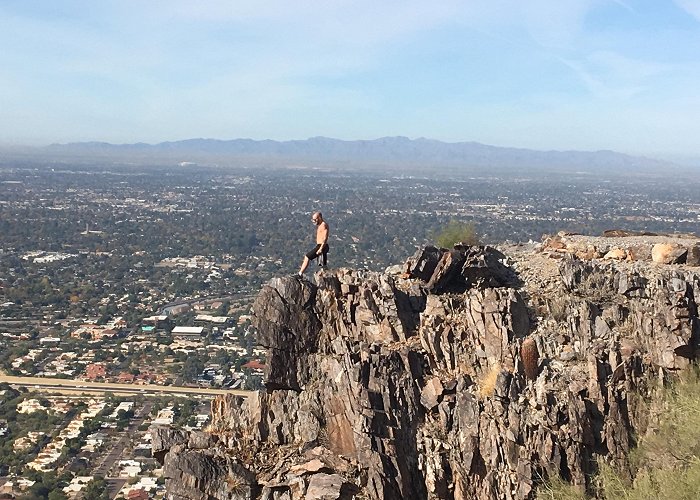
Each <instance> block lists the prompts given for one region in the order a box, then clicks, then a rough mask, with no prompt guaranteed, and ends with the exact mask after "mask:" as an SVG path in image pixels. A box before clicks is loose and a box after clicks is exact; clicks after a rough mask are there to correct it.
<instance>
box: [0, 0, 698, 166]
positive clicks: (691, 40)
mask: <svg viewBox="0 0 700 500" xmlns="http://www.w3.org/2000/svg"><path fill="white" fill-rule="evenodd" d="M650 40H653V43H649V42H650ZM0 41H1V42H2V44H3V46H4V47H5V48H6V50H4V51H3V52H2V53H1V54H0V62H1V63H2V65H3V74H2V76H0V90H1V92H0V107H2V109H3V113H2V116H0V126H1V128H0V130H2V133H0V145H4V146H5V147H8V146H34V147H36V146H44V145H49V144H52V143H69V142H87V141H99V142H108V143H112V144H131V143H136V142H146V143H148V144H156V143H160V142H166V141H178V140H184V139H191V138H199V137H206V138H215V139H218V140H230V139H235V138H252V139H255V140H265V139H272V140H278V141H288V140H304V139H306V138H309V137H316V136H327V137H334V138H339V139H341V140H348V141H352V140H372V139H374V138H380V137H391V136H406V137H410V138H419V137H426V138H429V139H435V140H439V141H443V142H449V143H454V142H478V143H482V144H488V145H494V146H499V147H514V148H525V149H533V150H539V151H549V150H556V151H568V150H575V151H598V150H613V151H616V152H621V153H626V154H631V155H643V156H648V157H654V158H668V159H671V158H675V159H680V158H686V159H688V158H691V159H693V160H697V159H698V158H700V146H698V145H697V142H696V140H695V138H696V137H697V136H698V135H699V134H700V123H698V121H697V119H696V117H697V116H700V94H698V92H697V90H696V87H697V85H696V82H697V81H700V63H698V62H697V53H699V52H700V4H698V3H697V2H693V1H691V0H675V1H669V2H644V1H641V0H640V1H635V0H576V1H573V0H570V1H569V0H564V1H561V0H559V1H554V0H538V1H535V2H528V3H527V5H525V4H522V3H521V2H517V1H515V0H503V1H497V2H493V1H486V0H476V1H471V2H464V1H457V0H454V1H450V0H448V1H446V2H441V3H440V4H437V5H435V4H428V3H426V2H416V1H413V2H410V1H409V2H393V1H389V2H381V3H379V4H377V3H376V2H359V3H358V2H352V3H350V2H345V1H331V2H314V1H309V2H300V3H299V2H296V3H288V2H281V1H271V2H266V3H265V4H260V3H259V2H253V1H244V0H241V1H237V2H228V1H223V0H214V1H210V2H206V3H201V4H200V3H192V2H187V1H184V0H174V1H170V2H164V1H153V2H147V3H146V2H137V1H132V0H123V1H105V2H99V3H94V2H87V1H85V0H74V1H68V0H57V1H47V0H43V1H42V0H40V1H36V2H22V1H17V0H8V1H5V2H2V4H0Z"/></svg>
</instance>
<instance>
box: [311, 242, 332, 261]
mask: <svg viewBox="0 0 700 500" xmlns="http://www.w3.org/2000/svg"><path fill="white" fill-rule="evenodd" d="M321 246H322V245H321V244H320V243H319V244H318V245H316V246H315V247H314V248H313V250H309V251H308V252H306V257H308V259H309V260H314V259H315V258H316V257H320V256H321V255H323V260H324V261H325V260H326V254H327V253H328V243H324V244H323V250H321V253H320V254H319V253H318V249H319V248H321Z"/></svg>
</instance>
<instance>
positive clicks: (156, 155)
mask: <svg viewBox="0 0 700 500" xmlns="http://www.w3.org/2000/svg"><path fill="white" fill-rule="evenodd" d="M42 149H43V152H44V153H48V154H51V155H59V156H79V157H93V158H106V157H108V158H114V159H140V160H148V159H163V160H165V159H168V160H174V161H178V162H209V163H221V162H239V161H248V162H250V161H253V162H255V163H269V164H276V165H279V164H289V165H298V164H310V165H318V164H324V165H326V166H338V167H342V166H372V165H376V166H380V165H381V166H385V167H401V166H413V167H419V166H422V167H430V168H440V167H446V168H449V169H455V168H460V169H461V168H466V169H468V168H470V167H472V168H479V169H481V168H507V169H518V168H528V169H530V168H535V169H558V170H572V169H573V170H583V171H605V172H606V173H610V172H611V171H619V172H631V171H636V172H656V173H658V172H659V170H660V169H665V168H668V167H673V164H672V163H670V162H664V161H660V160H655V159H650V158H645V157H639V156H630V155H626V154H622V153H616V152H614V151H607V150H606V151H537V150H531V149H520V148H508V147H498V146H489V145H485V144H480V143H478V142H452V143H448V142H441V141H436V140H431V139H425V138H420V139H409V138H407V137H382V138H380V139H374V140H358V141H344V140H339V139H331V138H327V137H313V138H310V139H306V140H294V141H273V140H260V141H258V140H252V139H233V140H217V139H188V140H183V141H175V142H161V143H159V144H145V143H137V144H109V143H105V142H78V143H69V144H52V145H50V146H46V147H45V148H42Z"/></svg>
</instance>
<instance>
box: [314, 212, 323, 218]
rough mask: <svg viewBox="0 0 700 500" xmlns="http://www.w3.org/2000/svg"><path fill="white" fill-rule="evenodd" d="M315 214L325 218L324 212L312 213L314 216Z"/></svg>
mask: <svg viewBox="0 0 700 500" xmlns="http://www.w3.org/2000/svg"><path fill="white" fill-rule="evenodd" d="M313 215H318V216H319V217H320V218H322V219H323V214H322V213H321V212H314V213H313V214H312V216H313Z"/></svg>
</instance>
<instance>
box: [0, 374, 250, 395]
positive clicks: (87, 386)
mask: <svg viewBox="0 0 700 500" xmlns="http://www.w3.org/2000/svg"><path fill="white" fill-rule="evenodd" d="M0 383H7V384H10V385H14V386H21V387H34V388H38V389H57V390H70V391H76V390H77V391H84V392H86V393H87V392H114V393H120V394H143V395H162V394H174V395H181V394H184V395H192V396H208V397H213V396H220V395H223V394H232V395H234V396H242V397H248V396H250V394H251V393H252V391H241V390H226V389H209V388H206V387H177V386H172V385H153V384H145V385H135V384H113V383H111V382H86V381H82V380H71V379H62V378H46V377H13V376H10V375H0Z"/></svg>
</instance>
